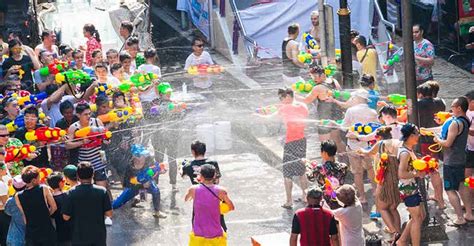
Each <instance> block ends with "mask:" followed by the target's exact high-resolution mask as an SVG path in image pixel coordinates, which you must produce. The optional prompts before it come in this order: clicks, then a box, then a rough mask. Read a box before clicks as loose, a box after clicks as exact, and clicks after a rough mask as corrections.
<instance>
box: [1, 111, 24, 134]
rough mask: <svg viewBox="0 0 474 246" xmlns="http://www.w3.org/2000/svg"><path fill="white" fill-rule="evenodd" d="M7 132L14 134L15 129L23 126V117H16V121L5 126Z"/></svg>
mask: <svg viewBox="0 0 474 246" xmlns="http://www.w3.org/2000/svg"><path fill="white" fill-rule="evenodd" d="M5 126H6V127H7V130H8V132H14V131H16V129H18V128H20V127H24V126H25V115H22V114H21V115H18V116H17V117H16V119H15V120H14V121H12V122H10V123H8V124H6V125H5Z"/></svg>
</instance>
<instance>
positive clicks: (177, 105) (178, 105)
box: [168, 102, 187, 112]
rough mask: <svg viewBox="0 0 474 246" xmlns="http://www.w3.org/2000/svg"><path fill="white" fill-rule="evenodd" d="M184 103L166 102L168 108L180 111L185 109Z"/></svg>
mask: <svg viewBox="0 0 474 246" xmlns="http://www.w3.org/2000/svg"><path fill="white" fill-rule="evenodd" d="M186 107H187V105H186V103H184V102H170V103H168V110H169V111H172V112H182V111H184V110H186Z"/></svg>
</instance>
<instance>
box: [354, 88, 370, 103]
mask: <svg viewBox="0 0 474 246" xmlns="http://www.w3.org/2000/svg"><path fill="white" fill-rule="evenodd" d="M351 96H353V97H359V98H362V99H366V100H368V99H369V92H368V91H366V90H364V89H359V90H356V91H353V92H352V93H351Z"/></svg>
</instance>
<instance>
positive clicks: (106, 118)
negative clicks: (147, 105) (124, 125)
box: [97, 107, 133, 124]
mask: <svg viewBox="0 0 474 246" xmlns="http://www.w3.org/2000/svg"><path fill="white" fill-rule="evenodd" d="M132 113H133V109H132V108H131V107H125V108H122V109H114V110H111V111H110V112H108V113H107V114H103V115H100V116H99V117H97V118H98V119H99V120H100V121H102V123H104V124H105V123H109V122H125V121H127V120H128V119H129V118H130V116H132Z"/></svg>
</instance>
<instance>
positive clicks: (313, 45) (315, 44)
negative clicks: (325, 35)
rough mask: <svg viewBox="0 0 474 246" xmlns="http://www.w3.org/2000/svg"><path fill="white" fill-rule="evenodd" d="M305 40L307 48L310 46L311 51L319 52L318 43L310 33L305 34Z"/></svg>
mask: <svg viewBox="0 0 474 246" xmlns="http://www.w3.org/2000/svg"><path fill="white" fill-rule="evenodd" d="M303 40H304V43H305V44H306V46H308V47H309V48H310V49H312V50H319V45H318V42H317V41H316V39H314V38H313V36H311V34H309V33H308V32H305V33H303Z"/></svg>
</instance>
